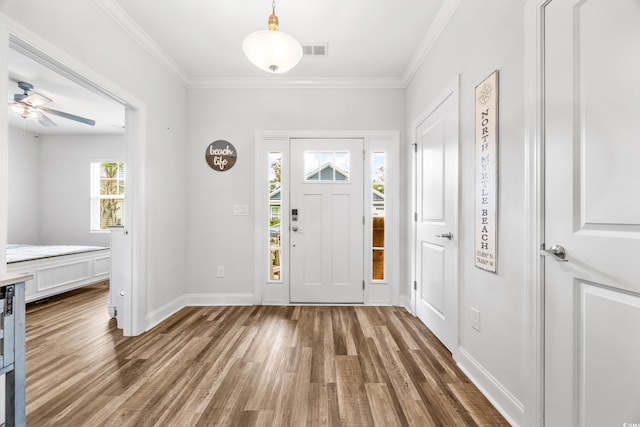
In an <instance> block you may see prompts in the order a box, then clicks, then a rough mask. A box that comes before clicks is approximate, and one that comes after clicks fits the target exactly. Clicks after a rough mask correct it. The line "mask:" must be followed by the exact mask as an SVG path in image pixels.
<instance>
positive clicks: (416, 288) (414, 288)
mask: <svg viewBox="0 0 640 427" xmlns="http://www.w3.org/2000/svg"><path fill="white" fill-rule="evenodd" d="M413 290H414V291H417V290H418V281H416V280H414V281H413Z"/></svg>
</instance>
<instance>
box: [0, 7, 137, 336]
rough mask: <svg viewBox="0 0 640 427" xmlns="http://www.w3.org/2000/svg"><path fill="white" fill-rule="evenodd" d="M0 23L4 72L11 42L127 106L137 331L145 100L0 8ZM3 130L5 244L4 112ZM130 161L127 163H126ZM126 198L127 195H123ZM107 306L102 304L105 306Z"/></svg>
mask: <svg viewBox="0 0 640 427" xmlns="http://www.w3.org/2000/svg"><path fill="white" fill-rule="evenodd" d="M0 22H1V25H2V28H1V29H0V31H1V35H0V38H1V40H2V41H1V42H0V45H1V47H0V64H1V65H0V68H2V69H4V70H5V74H6V73H7V67H8V63H7V55H8V50H9V49H10V48H14V49H16V50H18V51H20V52H21V53H23V54H25V55H27V56H29V57H30V58H31V59H34V60H35V61H37V62H39V63H41V64H43V65H45V66H46V67H48V68H50V69H52V70H54V71H56V72H58V73H59V74H61V75H64V76H65V77H67V78H68V79H70V80H72V81H74V82H75V83H78V84H80V85H81V86H84V87H86V88H88V89H89V90H92V91H94V92H96V93H100V94H102V95H104V96H106V97H108V98H110V99H112V100H113V101H115V102H117V103H119V104H121V105H122V106H123V107H124V108H125V123H126V132H125V144H126V158H125V162H126V163H127V186H128V187H127V188H128V190H127V194H126V201H125V203H127V204H128V205H129V206H131V208H130V209H127V212H126V213H125V215H126V216H127V217H126V222H127V224H129V226H128V227H127V228H128V230H129V232H130V234H131V236H132V238H131V239H130V240H131V245H132V250H131V253H132V271H131V272H130V277H131V289H130V295H131V298H130V313H131V315H130V316H128V317H129V319H130V320H131V321H130V322H129V324H128V325H124V329H123V332H124V335H125V336H126V335H139V334H141V333H142V332H144V331H145V330H146V319H145V316H146V313H145V307H146V287H147V283H146V278H147V273H146V269H147V265H146V259H147V246H146V221H145V220H144V219H145V217H146V162H147V159H146V147H147V137H146V122H147V118H146V106H145V104H144V103H143V102H141V101H140V100H138V99H137V98H135V97H134V96H132V95H131V94H129V93H128V92H126V91H124V90H122V89H121V88H119V87H117V86H115V85H114V84H113V83H111V82H110V81H109V80H108V79H106V78H105V77H103V76H101V75H100V74H98V73H97V72H95V71H94V70H91V69H90V68H88V67H86V66H85V65H83V64H82V63H80V62H78V61H77V60H76V59H75V58H73V57H71V56H69V55H68V54H67V53H65V52H63V51H61V50H60V49H58V48H57V47H55V46H54V45H52V44H51V43H49V42H48V41H46V40H44V39H42V38H41V37H39V36H38V35H36V34H35V33H33V32H32V31H31V30H29V29H27V28H25V27H24V26H22V25H20V24H18V23H17V22H15V21H13V20H12V19H11V18H9V17H8V16H6V15H4V14H2V13H0ZM0 90H3V91H4V93H7V92H8V81H7V79H3V80H2V81H0ZM0 126H2V129H3V130H2V134H1V135H0V165H2V166H3V167H2V168H1V170H2V172H1V173H0V206H4V208H2V209H0V247H2V248H4V247H6V244H7V226H8V224H7V216H8V208H7V204H8V203H7V202H8V197H7V189H8V185H9V183H8V171H7V167H6V166H7V164H8V155H7V154H8V131H7V130H8V119H7V116H6V114H5V115H1V117H0ZM129 165H130V166H129ZM127 200H128V201H127ZM5 268H6V253H5V251H4V250H2V251H0V269H1V270H2V271H4V269H5ZM106 310H107V307H106V306H105V311H106Z"/></svg>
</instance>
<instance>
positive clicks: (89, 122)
mask: <svg viewBox="0 0 640 427" xmlns="http://www.w3.org/2000/svg"><path fill="white" fill-rule="evenodd" d="M38 109H39V110H42V111H46V112H47V113H49V114H53V115H54V116H58V117H63V118H65V119H69V120H75V121H76V122H80V123H84V124H85V125H89V126H95V124H96V121H95V120H91V119H87V118H86V117H80V116H76V115H74V114H69V113H65V112H63V111H58V110H54V109H51V108H47V107H38Z"/></svg>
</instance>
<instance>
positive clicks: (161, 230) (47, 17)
mask: <svg viewBox="0 0 640 427" xmlns="http://www.w3.org/2000/svg"><path fill="white" fill-rule="evenodd" d="M0 12H2V13H3V14H5V15H6V16H8V17H9V21H8V24H7V29H8V30H12V29H13V30H14V31H15V29H14V28H13V27H15V26H14V25H13V23H12V22H10V21H15V22H17V24H18V25H19V26H21V27H26V29H27V30H26V31H25V36H26V37H27V38H33V37H36V38H37V39H38V40H37V41H36V44H37V45H38V46H44V49H45V50H46V49H48V48H49V47H53V48H55V49H56V50H57V51H60V52H63V53H64V54H65V55H67V56H69V57H72V58H73V59H74V62H76V63H79V64H81V65H82V67H83V68H85V69H89V70H91V71H92V72H93V74H96V75H99V76H100V81H101V82H106V83H108V84H109V85H110V86H112V87H117V88H118V91H119V92H122V93H126V94H127V95H129V96H130V97H132V98H135V99H136V100H137V101H139V102H140V103H141V104H142V105H145V106H146V123H142V126H143V130H144V132H145V133H146V141H147V152H146V153H145V154H144V156H145V158H146V164H147V170H146V171H144V172H145V174H146V175H145V177H146V187H145V189H146V194H147V198H146V200H144V201H142V203H143V204H144V205H145V207H146V212H147V215H146V217H145V218H143V223H144V226H145V227H146V231H147V232H146V235H147V241H146V245H145V246H146V248H147V255H146V259H143V260H142V262H143V263H145V270H146V272H147V276H146V288H145V289H144V292H145V293H144V295H141V297H142V298H143V302H144V301H145V300H146V304H145V305H146V307H143V308H142V310H141V311H142V313H141V314H142V317H147V315H148V314H149V313H151V312H153V311H154V310H156V309H159V308H161V307H162V306H164V305H165V304H168V303H171V302H172V301H174V300H175V299H176V298H178V297H179V296H180V295H182V293H183V290H184V278H185V268H184V265H185V244H184V242H185V234H184V230H185V222H184V221H185V212H186V203H185V202H186V198H185V191H184V189H185V186H186V184H185V169H184V166H185V163H184V160H185V157H184V156H185V147H184V142H185V139H186V115H187V103H186V90H185V88H184V86H183V85H182V84H181V83H180V81H179V80H178V79H177V78H176V77H175V75H174V74H173V73H172V72H170V71H168V70H167V69H165V68H164V67H163V66H161V65H159V63H158V62H157V61H156V60H155V59H154V57H153V56H152V55H151V54H150V53H148V52H147V51H145V50H144V49H143V48H142V47H141V46H140V45H138V44H137V43H136V42H135V41H134V40H133V39H132V38H131V37H130V36H129V35H128V34H127V33H126V32H125V31H124V30H123V29H122V28H121V27H120V26H119V25H118V24H116V23H115V22H114V21H113V20H112V19H111V18H110V17H108V16H107V15H106V14H105V13H104V12H103V10H102V9H100V7H99V6H98V5H97V3H96V2H93V1H85V0H68V1H65V2H40V1H35V0H26V1H20V2H1V3H0ZM0 18H2V19H4V18H3V17H2V16H0ZM5 21H6V20H5ZM18 32H22V30H21V29H19V30H18ZM32 36H33V37H32ZM2 49H6V47H2ZM1 153H2V151H1V150H0V154H1ZM141 225H142V224H141ZM0 232H1V233H4V230H2V231H0ZM0 241H2V239H0Z"/></svg>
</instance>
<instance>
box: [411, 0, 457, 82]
mask: <svg viewBox="0 0 640 427" xmlns="http://www.w3.org/2000/svg"><path fill="white" fill-rule="evenodd" d="M460 3H462V0H445V1H444V2H443V3H442V6H440V9H439V10H438V13H437V14H436V16H435V18H433V22H432V23H431V25H429V29H428V30H427V32H426V34H425V35H424V37H423V38H422V41H421V42H420V44H419V45H418V48H417V49H416V51H415V52H414V54H413V56H412V57H411V60H410V61H409V64H408V65H407V68H406V69H405V71H404V74H403V76H402V80H403V82H404V87H408V86H409V84H411V81H412V80H413V77H414V76H415V75H416V72H417V71H418V69H419V68H420V66H421V65H422V63H423V62H424V61H425V59H427V56H428V55H429V53H430V52H431V49H433V46H434V45H435V44H436V41H437V40H438V39H439V38H440V35H441V34H442V32H443V31H444V30H445V28H446V27H447V25H448V24H449V21H451V18H453V15H454V14H455V12H456V10H457V9H458V6H460Z"/></svg>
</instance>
